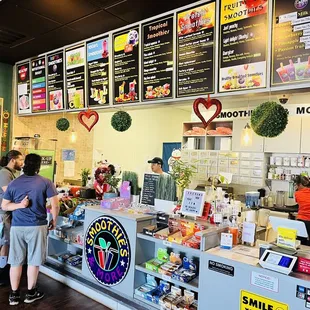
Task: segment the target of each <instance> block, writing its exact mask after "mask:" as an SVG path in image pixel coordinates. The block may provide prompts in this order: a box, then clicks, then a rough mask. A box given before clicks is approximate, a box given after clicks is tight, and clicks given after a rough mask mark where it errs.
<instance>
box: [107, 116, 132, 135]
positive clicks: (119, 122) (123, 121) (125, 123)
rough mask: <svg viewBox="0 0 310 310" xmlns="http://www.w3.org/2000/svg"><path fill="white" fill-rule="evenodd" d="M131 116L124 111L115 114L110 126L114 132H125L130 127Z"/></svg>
mask: <svg viewBox="0 0 310 310" xmlns="http://www.w3.org/2000/svg"><path fill="white" fill-rule="evenodd" d="M131 122H132V119H131V116H130V115H129V114H128V113H127V112H124V111H118V112H116V113H115V114H114V115H113V116H112V119H111V125H112V127H113V128H114V129H115V130H116V131H121V132H123V131H126V130H128V129H129V128H130V126H131Z"/></svg>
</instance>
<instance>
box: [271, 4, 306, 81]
mask: <svg viewBox="0 0 310 310" xmlns="http://www.w3.org/2000/svg"><path fill="white" fill-rule="evenodd" d="M273 12H274V16H273V31H272V35H273V40H272V42H273V45H272V72H271V84H272V85H281V84H295V83H301V82H309V80H310V2H309V1H306V0H300V1H294V0H290V1H288V0H275V1H274V10H273Z"/></svg>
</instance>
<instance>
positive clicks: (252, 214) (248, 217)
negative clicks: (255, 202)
mask: <svg viewBox="0 0 310 310" xmlns="http://www.w3.org/2000/svg"><path fill="white" fill-rule="evenodd" d="M245 221H246V222H250V223H255V222H256V211H253V210H251V211H247V212H246V213H245Z"/></svg>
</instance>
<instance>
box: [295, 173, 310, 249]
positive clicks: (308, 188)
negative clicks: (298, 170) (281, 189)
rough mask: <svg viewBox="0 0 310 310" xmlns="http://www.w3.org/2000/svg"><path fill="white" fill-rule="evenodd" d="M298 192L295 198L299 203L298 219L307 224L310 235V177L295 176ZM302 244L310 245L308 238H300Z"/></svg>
mask: <svg viewBox="0 0 310 310" xmlns="http://www.w3.org/2000/svg"><path fill="white" fill-rule="evenodd" d="M295 185H296V192H295V200H296V202H297V204H298V215H297V220H298V221H302V222H304V223H305V225H306V229H307V232H308V236H310V179H309V177H307V176H303V175H300V176H297V177H296V178H295ZM299 239H300V241H301V244H304V245H310V241H309V240H308V239H306V238H299Z"/></svg>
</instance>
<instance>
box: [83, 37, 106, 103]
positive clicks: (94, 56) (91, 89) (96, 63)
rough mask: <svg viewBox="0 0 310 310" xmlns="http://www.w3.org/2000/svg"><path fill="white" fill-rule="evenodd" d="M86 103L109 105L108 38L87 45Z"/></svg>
mask: <svg viewBox="0 0 310 310" xmlns="http://www.w3.org/2000/svg"><path fill="white" fill-rule="evenodd" d="M87 72H88V102H89V105H90V106H96V105H105V104H108V103H109V38H108V37H105V38H102V39H99V40H96V41H92V42H89V43H87Z"/></svg>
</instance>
